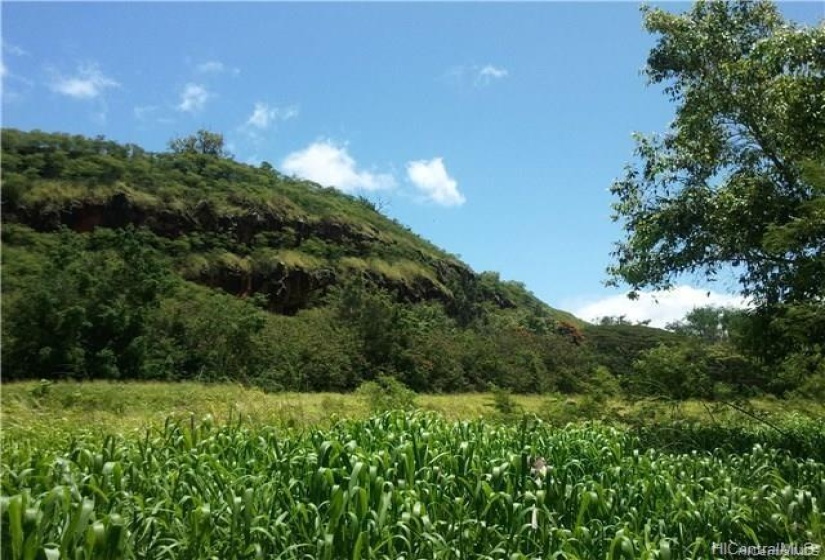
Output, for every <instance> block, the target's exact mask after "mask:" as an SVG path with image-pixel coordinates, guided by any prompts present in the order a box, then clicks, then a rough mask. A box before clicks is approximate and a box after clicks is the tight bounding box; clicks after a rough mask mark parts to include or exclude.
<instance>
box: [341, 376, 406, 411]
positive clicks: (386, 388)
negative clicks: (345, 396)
mask: <svg viewBox="0 0 825 560" xmlns="http://www.w3.org/2000/svg"><path fill="white" fill-rule="evenodd" d="M355 394H356V395H358V396H359V397H361V398H362V399H364V400H365V401H366V403H367V406H368V407H369V409H370V411H371V412H374V413H375V412H377V413H380V412H387V411H390V410H410V409H412V408H414V407H415V392H413V391H412V390H410V389H409V388H407V386H406V385H404V384H403V383H401V382H400V381H398V380H397V379H395V378H394V377H390V376H388V375H379V376H378V377H377V378H376V379H375V381H366V382H364V383H362V384H361V385H360V386H359V387H358V389H357V390H356V391H355Z"/></svg>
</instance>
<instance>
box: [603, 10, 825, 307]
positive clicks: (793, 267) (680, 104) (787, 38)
mask: <svg viewBox="0 0 825 560" xmlns="http://www.w3.org/2000/svg"><path fill="white" fill-rule="evenodd" d="M644 21H645V27H646V28H647V30H648V31H650V32H651V33H654V34H657V35H658V41H657V43H656V45H655V46H654V48H653V49H652V50H651V52H650V55H649V58H648V61H647V68H646V74H647V76H648V78H649V80H650V82H651V83H652V84H659V85H663V86H664V91H665V93H666V94H667V95H669V96H670V98H671V100H672V101H673V102H674V103H675V105H676V117H675V120H674V121H673V122H672V124H671V125H670V127H669V129H668V130H667V131H666V132H665V133H664V134H661V135H652V136H641V135H639V136H637V138H636V140H637V147H636V155H637V161H636V163H634V164H632V165H629V166H628V167H627V168H626V172H625V175H624V177H623V178H622V179H620V180H618V181H617V182H616V183H614V185H613V187H612V192H613V194H614V195H615V197H617V199H618V200H617V201H616V202H615V204H614V210H615V214H614V218H615V219H616V220H618V221H621V222H622V223H623V225H624V229H625V232H626V236H625V238H624V240H622V241H620V242H619V243H618V244H617V246H616V249H615V252H614V256H615V263H614V264H613V265H612V266H611V267H610V269H609V273H610V274H611V277H612V279H613V281H615V282H616V283H618V282H619V281H624V282H626V283H627V284H629V285H630V287H631V289H632V290H633V291H634V292H635V291H637V290H640V289H642V288H654V289H662V288H667V287H670V286H671V285H672V283H673V282H674V281H675V279H676V278H678V277H679V276H680V275H682V274H696V273H698V274H701V275H704V276H705V277H706V278H707V279H708V280H714V279H716V278H717V277H718V276H719V275H720V274H727V273H733V274H735V275H736V277H737V278H738V282H739V285H740V288H741V292H742V293H743V294H744V295H746V296H750V297H752V298H753V299H754V301H755V302H756V303H757V304H758V305H760V306H761V307H763V308H768V307H773V306H778V305H785V304H791V305H793V304H797V303H801V302H807V303H810V302H818V303H819V304H821V303H822V301H823V298H825V172H824V171H825V28H823V26H821V25H820V26H818V27H803V26H798V25H794V24H792V23H789V22H787V21H785V20H784V19H783V18H782V16H781V15H780V13H779V11H778V10H777V8H776V6H775V5H773V4H772V3H769V2H731V3H729V2H699V3H697V4H695V5H694V6H693V7H692V8H691V9H690V11H688V12H687V13H684V14H672V13H669V12H667V11H664V10H661V9H650V8H645V9H644Z"/></svg>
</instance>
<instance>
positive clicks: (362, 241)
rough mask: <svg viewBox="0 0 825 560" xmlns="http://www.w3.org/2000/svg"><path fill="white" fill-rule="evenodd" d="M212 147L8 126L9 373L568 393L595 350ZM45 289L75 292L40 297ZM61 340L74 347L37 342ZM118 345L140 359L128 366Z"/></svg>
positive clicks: (358, 213) (327, 199)
mask: <svg viewBox="0 0 825 560" xmlns="http://www.w3.org/2000/svg"><path fill="white" fill-rule="evenodd" d="M187 141H188V143H187ZM210 141H212V142H213V143H212V144H210V143H209V142H210ZM221 142H222V138H221V137H220V136H219V135H215V134H212V133H206V132H203V131H201V132H200V133H198V136H193V137H190V138H188V139H181V140H178V141H176V142H173V143H171V144H170V147H171V151H170V152H169V153H150V152H147V151H145V150H143V149H141V148H140V147H138V146H134V145H120V144H117V143H115V142H111V141H107V140H105V139H103V138H96V139H89V138H84V137H81V136H72V135H68V134H51V133H44V132H40V131H34V132H22V131H18V130H8V129H7V130H3V133H2V180H3V190H2V204H3V222H4V223H3V286H4V293H3V298H4V308H5V310H6V311H5V316H6V319H7V320H6V321H4V331H3V336H4V360H5V362H4V363H5V365H6V366H10V368H9V367H7V368H5V369H6V371H5V372H4V376H5V377H6V378H25V377H81V378H82V377H107V376H110V375H111V376H116V377H155V378H188V377H192V376H199V377H200V378H207V379H211V378H242V379H253V380H258V379H261V378H266V379H267V382H266V383H268V384H270V385H271V386H272V387H276V388H277V387H291V388H308V389H350V388H353V387H354V386H356V385H357V383H358V382H360V381H361V380H363V379H367V378H372V377H374V376H375V375H377V374H378V373H389V374H394V375H397V376H399V377H401V378H402V379H403V380H405V381H406V382H407V383H408V384H410V385H412V386H414V387H415V388H417V389H436V390H458V389H467V388H483V387H486V385H487V384H488V383H496V384H499V385H503V386H508V387H511V388H513V389H516V390H520V391H538V390H549V389H561V390H575V389H576V388H577V387H578V386H579V385H580V384H581V383H584V382H585V381H584V380H585V379H586V377H587V374H588V372H589V371H590V370H591V369H592V366H593V364H594V363H600V362H602V361H604V360H601V359H599V357H598V356H594V355H593V353H592V351H591V350H593V348H589V347H588V344H587V342H586V341H585V340H584V338H583V336H582V333H581V331H580V329H581V328H582V327H584V326H585V324H584V322H582V321H581V320H579V319H577V318H575V317H574V316H572V315H571V314H569V313H566V312H564V311H560V310H557V309H553V308H551V307H549V306H547V305H546V304H544V303H543V302H541V301H540V300H539V299H537V298H536V297H535V296H534V295H533V294H531V293H530V292H529V291H528V290H526V289H525V287H524V286H523V285H522V284H520V283H518V282H504V281H501V280H500V279H499V277H498V275H497V274H496V273H493V272H483V273H476V272H475V271H473V270H472V269H471V268H470V267H469V266H468V265H467V264H465V263H463V262H461V261H460V260H459V259H458V258H457V257H455V256H454V255H451V254H449V253H447V252H446V251H444V250H442V249H440V248H438V247H436V246H434V245H433V244H431V243H429V242H428V241H426V240H424V239H422V238H421V237H420V236H418V235H416V234H414V233H413V232H411V231H410V230H409V229H408V228H406V227H404V226H403V225H401V224H399V223H398V222H397V221H395V220H392V219H389V218H387V217H386V216H384V215H383V214H381V213H380V212H379V211H378V210H377V209H376V208H375V206H374V205H373V204H372V203H371V202H370V201H368V200H366V199H364V198H361V197H353V196H350V195H347V194H343V193H341V192H339V191H337V190H335V189H333V188H324V187H321V186H319V185H317V184H314V183H311V182H309V181H303V180H298V179H295V178H290V177H286V176H284V175H283V174H281V173H279V172H278V171H277V170H275V169H274V168H273V167H272V166H271V165H269V164H268V163H263V164H261V165H260V166H259V167H252V166H249V165H245V164H241V163H238V162H235V161H233V160H232V159H231V158H230V157H227V156H226V155H225V154H224V153H223V151H222V145H221ZM116 232H120V233H116ZM124 232H125V233H124ZM129 247H133V248H134V247H137V249H134V250H135V251H138V253H139V255H140V258H139V259H138V260H135V258H133V257H129V254H130V253H129V251H130V250H131V249H129ZM138 253H135V254H138ZM130 258H131V259H132V260H130ZM57 261H61V262H62V263H63V264H62V265H57V264H55V263H56V262H57ZM147 263H148V264H147ZM150 265H151V266H150ZM152 267H154V268H152ZM150 269H151V270H150ZM90 271H94V272H90ZM95 275H97V276H95ZM90 276H94V278H93V280H92V279H90V278H89V277H90ZM160 278H162V279H163V281H160V280H159V279H160ZM50 282H53V283H55V284H54V286H53V287H52V288H51V289H52V290H53V291H57V292H60V293H61V295H62V296H63V297H64V299H66V301H55V297H54V293H52V294H51V295H50V293H48V291H47V290H48V289H49V288H48V285H49V283H50ZM141 282H143V283H142V284H141ZM130 283H134V284H135V286H134V290H135V293H136V294H138V295H135V296H134V297H133V296H130V295H129V293H128V287H129V284H130ZM149 285H151V286H153V288H152V289H151V294H150V295H146V294H147V293H149V292H147V291H146V286H149ZM90 286H95V288H94V289H92V288H90ZM101 286H109V288H107V289H103V288H101ZM113 286H114V287H118V286H120V287H122V288H123V292H122V293H121V292H117V291H116V290H115V291H114V292H113V291H112V290H111V289H110V288H112V287H113ZM37 290H39V292H38V291H37ZM113 294H117V296H116V297H115V296H113ZM227 294H228V295H231V296H234V297H228V296H227ZM72 297H74V298H76V301H72V300H71V298H72ZM38 298H40V299H41V300H42V301H41V302H40V304H41V307H40V308H35V304H34V303H32V302H36V301H40V300H38ZM95 298H108V299H107V300H106V302H111V301H113V298H114V300H117V301H118V303H117V305H120V306H121V307H120V308H115V307H113V308H112V309H109V315H106V317H108V318H107V319H106V320H107V321H109V320H111V314H112V313H114V310H115V309H120V310H121V315H122V314H123V313H122V312H124V310H126V311H128V312H129V313H132V312H133V311H134V310H135V309H140V310H141V312H140V313H138V314H137V315H136V318H135V321H136V324H129V325H125V326H124V325H119V326H118V325H113V324H110V325H109V326H108V327H107V328H106V329H104V328H103V327H101V326H99V325H98V326H97V327H95V326H94V324H95V321H98V320H100V317H101V315H100V314H101V313H102V314H103V315H105V313H106V312H105V311H104V310H102V307H101V306H97V307H94V305H93V304H92V303H89V302H90V301H93V300H94V299H95ZM123 298H125V299H123ZM120 299H123V301H120ZM81 300H82V301H83V303H82V305H80V304H78V301H81ZM127 300H128V301H127ZM78 305H79V306H80V307H82V308H83V310H84V313H85V315H84V317H85V318H84V321H85V322H84V321H81V322H80V323H78V325H79V326H78V325H76V326H74V327H72V329H70V331H71V332H70V334H67V333H63V334H59V333H58V331H60V329H61V328H64V326H60V327H58V326H55V325H51V326H49V325H45V324H44V321H45V322H48V321H47V320H46V315H49V314H50V316H58V315H60V313H61V312H62V311H65V310H62V308H61V306H65V307H66V309H72V308H73V307H72V306H74V307H75V308H76V307H78ZM101 305H103V304H101ZM107 305H110V303H105V305H103V307H105V306H107ZM111 305H114V304H111ZM44 306H45V307H44ZM49 306H52V307H51V308H49ZM264 311H266V312H268V313H264ZM38 313H39V315H38ZM216 313H219V314H222V315H221V317H220V320H218V321H217V322H216V317H215V315H216ZM201 314H202V315H203V316H201ZM253 319H254V320H253ZM233 320H234V321H235V323H233ZM72 324H73V323H72ZM84 325H85V326H84ZM90 325H91V326H90ZM50 328H51V329H52V331H49V329H50ZM118 328H122V329H123V330H124V332H123V333H121V335H117V336H115V335H112V332H116V331H117V329H118ZM588 328H589V329H590V330H593V329H594V328H595V327H592V326H590V327H588ZM32 329H34V331H36V332H31V331H32ZM55 329H56V330H55ZM84 329H86V330H84ZM227 329H229V330H230V331H232V332H225V331H226V330H227ZM233 329H234V330H233ZM376 329H378V330H376ZM87 330H88V331H89V332H87ZM103 331H106V332H103ZM61 332H62V331H61ZM128 333H132V334H128ZM55 336H59V337H61V338H66V337H69V338H70V339H71V340H70V341H64V342H66V344H67V346H66V347H64V348H58V347H56V346H59V345H54V344H48V345H47V346H45V347H44V346H43V344H41V345H40V346H37V344H36V343H35V342H33V341H36V340H38V339H39V340H46V341H48V340H50V338H54V337H55ZM38 337H39V338H38ZM107 337H108V338H107ZM113 337H114V338H116V339H117V340H110V339H111V338H113ZM129 337H131V338H129ZM138 338H139V339H140V340H141V341H142V342H141V348H140V349H136V348H134V347H133V342H134V340H136V339H138ZM654 338H655V337H654ZM204 340H209V341H210V342H211V343H212V344H215V345H217V346H216V347H214V348H205V347H203V341H204ZM222 340H223V341H225V342H224V344H225V347H221V346H220V345H221V341H222ZM130 341H131V342H130ZM150 341H151V344H150ZM6 342H8V343H10V344H9V345H8V346H10V348H9V349H8V350H7V349H6V346H7V344H5V343H6ZM44 344H45V343H44ZM130 344H132V346H130ZM279 344H280V345H285V346H284V347H281V348H277V349H273V346H278V345H279ZM322 346H323V350H322V348H321V347H322ZM643 346H644V347H649V344H648V343H645V344H643ZM221 348H223V349H221ZM596 350H598V349H596ZM124 352H126V353H127V354H128V353H133V354H134V353H136V354H138V355H139V356H140V357H139V358H134V357H133V359H131V362H129V363H124V361H123V359H122V354H123V353H124ZM258 352H260V353H261V354H260V355H258V354H257V353H258ZM597 353H598V352H597ZM32 354H35V355H37V356H39V357H40V358H38V359H35V360H31V359H29V358H31V355H32ZM215 354H218V355H220V357H216V355H215ZM328 354H329V355H328ZM285 356H288V358H286V357H285ZM323 356H327V358H328V359H327V358H323ZM170 360H171V361H170ZM594 360H595V362H594ZM158 361H161V362H164V363H165V365H163V364H159V363H158ZM608 361H610V362H611V363H613V362H616V360H610V359H608ZM339 362H340V363H339ZM101 363H104V364H108V365H100V364H101ZM623 363H626V360H624V361H623ZM325 366H326V367H325ZM16 368H17V369H16ZM336 368H337V369H336ZM106 372H109V373H106ZM336 372H337V373H336ZM617 373H619V372H617ZM307 376H310V377H311V379H309V380H308V378H307ZM298 379H300V381H298Z"/></svg>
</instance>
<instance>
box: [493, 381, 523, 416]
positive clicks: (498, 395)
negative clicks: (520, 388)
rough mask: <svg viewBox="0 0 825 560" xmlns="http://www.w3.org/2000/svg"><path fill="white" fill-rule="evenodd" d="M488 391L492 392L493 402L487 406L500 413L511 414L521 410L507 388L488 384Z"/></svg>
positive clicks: (518, 412)
mask: <svg viewBox="0 0 825 560" xmlns="http://www.w3.org/2000/svg"><path fill="white" fill-rule="evenodd" d="M490 392H491V393H492V394H493V402H492V404H490V405H488V406H492V407H493V408H495V409H496V411H497V412H499V413H500V414H502V415H504V416H512V415H514V414H520V413H521V412H522V407H521V405H519V404H518V403H517V402H516V400H515V399H514V398H513V395H512V393H510V391H509V390H508V389H503V388H501V387H497V386H495V385H490Z"/></svg>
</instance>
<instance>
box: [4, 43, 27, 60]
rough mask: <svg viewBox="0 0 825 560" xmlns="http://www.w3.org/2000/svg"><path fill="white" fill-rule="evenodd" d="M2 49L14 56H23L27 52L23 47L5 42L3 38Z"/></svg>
mask: <svg viewBox="0 0 825 560" xmlns="http://www.w3.org/2000/svg"><path fill="white" fill-rule="evenodd" d="M3 50H4V51H6V52H7V53H9V54H13V55H14V56H25V55H27V54H29V53H28V52H26V51H25V50H24V49H23V48H21V47H19V46H17V45H12V44H11V43H9V42H7V41H6V40H5V39H4V40H3Z"/></svg>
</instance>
